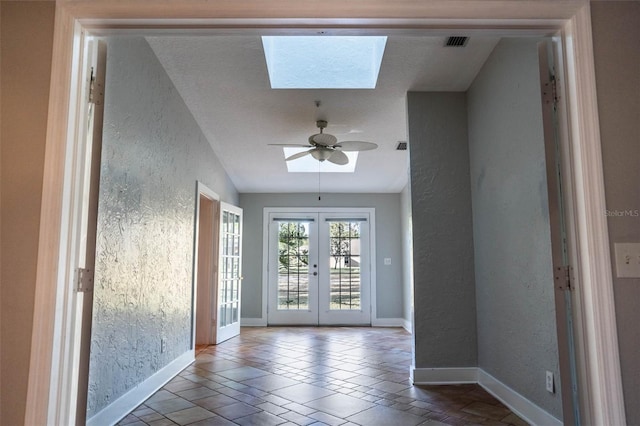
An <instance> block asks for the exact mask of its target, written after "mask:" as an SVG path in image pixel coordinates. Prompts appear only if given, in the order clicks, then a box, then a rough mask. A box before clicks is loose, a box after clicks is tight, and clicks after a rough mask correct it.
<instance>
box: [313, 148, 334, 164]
mask: <svg viewBox="0 0 640 426" xmlns="http://www.w3.org/2000/svg"><path fill="white" fill-rule="evenodd" d="M332 154H333V150H332V149H328V148H316V149H314V150H312V151H311V156H312V157H313V158H315V159H316V160H318V161H325V160H327V159H328V158H329V157H331V155H332Z"/></svg>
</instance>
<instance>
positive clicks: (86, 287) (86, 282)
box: [76, 268, 93, 293]
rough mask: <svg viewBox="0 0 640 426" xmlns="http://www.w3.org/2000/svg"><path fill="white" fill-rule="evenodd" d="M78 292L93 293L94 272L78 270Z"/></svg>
mask: <svg viewBox="0 0 640 426" xmlns="http://www.w3.org/2000/svg"><path fill="white" fill-rule="evenodd" d="M76 291H77V292H78V293H86V292H88V291H93V271H92V270H91V269H84V268H78V269H76Z"/></svg>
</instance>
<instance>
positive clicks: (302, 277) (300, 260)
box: [278, 221, 309, 310]
mask: <svg viewBox="0 0 640 426" xmlns="http://www.w3.org/2000/svg"><path fill="white" fill-rule="evenodd" d="M278 309H287V310H308V309H309V222H298V221H295V222H279V223H278Z"/></svg>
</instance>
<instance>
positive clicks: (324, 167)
mask: <svg viewBox="0 0 640 426" xmlns="http://www.w3.org/2000/svg"><path fill="white" fill-rule="evenodd" d="M282 149H283V150H284V158H287V157H289V156H291V155H293V154H297V153H299V152H302V151H307V150H308V148H282ZM345 154H346V155H347V157H348V158H349V163H347V164H345V165H344V166H339V165H337V164H333V163H331V162H329V161H322V162H320V161H318V160H316V159H315V158H313V157H312V156H311V155H306V156H304V157H301V158H297V159H295V160H291V161H286V163H287V171H288V172H290V173H295V172H298V173H318V172H320V173H353V172H355V171H356V161H358V153H357V152H345Z"/></svg>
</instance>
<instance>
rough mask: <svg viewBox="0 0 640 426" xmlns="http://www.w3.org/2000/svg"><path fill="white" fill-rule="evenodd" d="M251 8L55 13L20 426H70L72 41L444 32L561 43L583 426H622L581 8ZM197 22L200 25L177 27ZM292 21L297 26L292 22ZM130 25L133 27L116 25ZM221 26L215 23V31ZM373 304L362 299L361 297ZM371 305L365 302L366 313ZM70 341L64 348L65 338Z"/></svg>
mask: <svg viewBox="0 0 640 426" xmlns="http://www.w3.org/2000/svg"><path fill="white" fill-rule="evenodd" d="M270 5H272V7H270V8H264V7H262V5H261V3H260V2H257V1H255V0H246V1H242V2H201V1H198V0H186V1H178V0H175V1H166V0H147V1H145V2H131V3H129V4H127V5H126V7H123V4H122V3H121V2H112V1H109V0H77V1H73V2H68V1H63V0H59V1H57V2H56V17H55V29H54V37H53V60H52V68H51V85H50V91H49V115H48V121H47V136H46V147H45V166H44V182H43V195H42V204H41V220H40V240H39V241H40V243H39V252H38V262H37V275H36V285H35V305H36V306H37V309H35V312H34V322H33V334H32V345H31V359H30V370H29V384H28V392H27V409H26V423H27V424H72V423H74V421H69V420H75V419H69V418H61V417H60V416H61V413H62V412H64V411H65V410H68V407H69V403H70V398H71V397H72V396H71V395H69V394H68V393H67V392H66V391H65V390H64V388H63V386H62V383H63V381H64V378H65V377H70V374H71V373H70V369H71V368H74V367H75V366H72V365H69V362H68V361H69V360H70V359H72V358H71V356H72V355H73V354H69V353H68V351H67V350H66V348H65V347H63V345H61V344H60V342H61V336H65V335H67V333H69V332H70V331H71V330H72V325H71V324H70V323H69V321H68V319H67V313H68V312H69V310H70V309H72V306H70V304H72V303H73V300H72V298H70V296H69V294H70V292H71V289H70V283H71V277H72V275H73V274H72V271H73V267H75V265H73V264H72V262H71V261H72V259H73V252H72V250H71V247H70V246H71V244H70V238H71V235H73V232H75V231H76V229H77V227H78V224H77V223H76V222H75V221H74V215H73V212H74V206H73V200H74V197H75V196H76V195H77V191H78V186H77V185H76V184H75V183H74V182H75V181H74V176H75V173H76V166H75V164H77V159H78V154H77V152H76V145H77V143H78V141H77V139H76V137H75V136H74V129H75V120H76V118H77V115H76V114H77V113H76V111H77V107H76V105H77V93H78V91H79V88H80V87H81V82H80V78H79V70H78V68H79V64H80V63H81V61H80V60H81V56H82V49H81V48H80V47H81V43H80V41H81V35H82V33H83V31H85V30H87V29H90V30H92V31H106V32H109V31H112V32H113V31H119V30H118V28H120V29H122V28H123V25H122V24H124V23H126V24H127V25H126V27H127V30H129V31H134V32H136V31H137V32H138V33H141V32H144V31H145V30H146V31H148V30H149V29H150V28H151V27H153V31H156V32H158V31H161V30H162V29H169V28H170V27H171V28H173V31H176V30H180V29H182V31H183V32H193V31H194V30H196V31H197V30H202V31H208V32H210V33H228V32H229V31H232V32H233V31H235V32H241V31H245V32H247V31H249V32H251V33H253V34H258V33H261V32H262V33H267V32H270V31H271V32H278V31H280V32H282V29H285V31H289V32H298V33H301V32H306V33H308V32H312V31H318V29H323V30H324V29H334V30H335V31H336V32H340V31H341V30H345V31H347V32H350V33H353V32H354V31H353V30H356V32H357V31H358V30H360V31H362V32H365V31H366V32H375V29H376V28H378V29H379V30H378V32H383V28H384V31H386V32H394V33H403V34H416V33H422V34H425V33H430V34H445V33H448V32H449V31H451V30H455V31H457V32H460V31H465V29H467V32H474V33H485V34H488V33H491V34H494V35H518V34H520V35H525V34H530V35H532V34H533V35H551V34H556V33H558V34H559V35H560V36H561V38H562V41H563V45H564V48H565V54H566V57H567V61H566V64H565V78H566V83H567V84H566V93H567V96H566V98H565V99H566V103H567V115H566V118H567V122H566V123H561V124H562V126H563V128H562V132H563V133H564V134H566V135H568V136H569V138H568V139H567V140H565V142H564V143H563V154H564V156H563V161H564V163H565V168H564V170H563V173H564V174H566V179H565V180H564V182H565V184H566V189H567V197H568V199H567V203H566V205H567V210H568V211H567V216H568V225H569V232H570V235H569V237H570V247H571V257H572V261H575V263H574V264H575V271H576V278H577V284H578V288H577V291H576V292H575V295H574V297H575V301H574V302H575V303H574V306H575V307H576V315H577V318H576V324H577V329H578V330H577V333H576V337H577V339H576V340H577V342H576V344H577V352H578V363H579V369H580V371H579V378H580V380H579V385H580V394H581V398H582V406H581V410H582V419H583V421H584V423H585V424H625V423H626V422H625V413H624V401H623V394H622V380H621V375H620V360H619V353H618V345H617V330H616V320H615V305H614V302H613V287H612V285H613V283H612V281H613V280H612V275H611V258H610V252H609V239H608V231H607V224H606V221H605V219H606V218H605V217H604V214H603V212H604V210H605V199H604V180H603V172H602V155H601V142H600V133H599V122H598V109H597V107H598V105H597V100H596V92H595V69H594V62H593V61H594V58H593V46H592V39H591V18H590V7H589V1H587V0H569V1H563V2H558V1H554V0H487V1H484V0H458V1H450V0H432V1H428V2H426V1H413V0H404V1H403V2H402V5H403V6H404V7H399V5H398V4H397V3H396V2H386V1H383V0H367V1H364V2H361V3H358V5H356V6H355V7H354V5H352V4H350V3H347V2H344V1H342V0H327V1H326V2H325V7H323V8H316V7H314V6H313V5H312V4H311V3H308V2H299V1H292V0H273V1H272V2H271V3H270ZM193 16H199V17H201V19H189V18H190V17H193ZM299 17H304V18H302V19H301V18H299ZM127 18H135V20H130V19H129V20H127ZM223 18H224V19H223ZM372 296H373V294H372ZM372 302H373V301H372ZM71 338H73V336H71Z"/></svg>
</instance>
